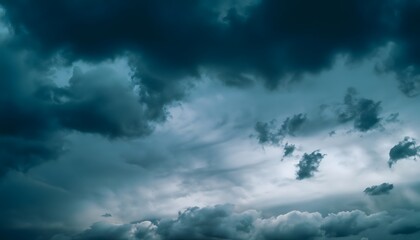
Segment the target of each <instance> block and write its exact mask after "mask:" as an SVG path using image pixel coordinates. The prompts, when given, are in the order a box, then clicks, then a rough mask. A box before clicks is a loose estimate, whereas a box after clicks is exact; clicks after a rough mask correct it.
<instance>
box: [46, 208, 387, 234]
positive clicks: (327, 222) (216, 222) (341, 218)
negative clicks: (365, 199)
mask: <svg viewBox="0 0 420 240" xmlns="http://www.w3.org/2000/svg"><path fill="white" fill-rule="evenodd" d="M388 218H389V217H388V215H387V214H386V213H385V212H380V213H375V214H370V215H368V214H366V213H365V212H362V211H360V210H354V211H346V212H338V213H331V214H328V215H327V216H326V217H323V216H322V215H321V214H320V213H318V212H312V213H310V212H300V211H291V212H288V213H286V214H281V215H278V216H273V217H263V216H262V215H261V213H259V212H257V211H255V210H247V211H243V212H236V211H234V206H233V205H216V206H213V207H204V208H198V207H192V208H188V209H186V210H185V211H182V212H179V214H178V217H176V218H175V219H169V218H167V219H160V220H155V221H149V220H142V221H139V222H133V223H130V224H110V223H105V222H98V223H95V224H93V225H92V226H91V227H90V228H89V229H87V230H85V231H83V232H82V233H79V234H76V235H74V236H72V237H70V236H68V238H66V239H69V240H70V239H71V240H88V239H114V240H137V239H148V240H174V239H186V240H187V239H191V240H192V239H194V240H200V239H203V240H204V239H236V240H245V239H251V240H272V239H284V240H310V239H317V238H318V237H323V236H324V237H347V236H353V235H358V234H359V233H361V232H363V231H365V230H367V229H372V228H375V227H377V226H378V225H379V224H380V223H385V222H387V221H388ZM61 237H65V236H64V235H61ZM56 238H57V239H58V235H57V236H55V238H54V237H53V238H52V239H51V240H55V239H56Z"/></svg>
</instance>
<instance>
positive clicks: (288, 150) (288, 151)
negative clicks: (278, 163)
mask: <svg viewBox="0 0 420 240" xmlns="http://www.w3.org/2000/svg"><path fill="white" fill-rule="evenodd" d="M283 150H284V153H283V157H289V156H291V155H292V154H293V153H294V151H295V150H296V146H295V145H294V144H289V143H286V144H285V145H284V147H283Z"/></svg>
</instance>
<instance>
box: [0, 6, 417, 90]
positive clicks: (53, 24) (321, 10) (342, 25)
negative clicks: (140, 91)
mask: <svg viewBox="0 0 420 240" xmlns="http://www.w3.org/2000/svg"><path fill="white" fill-rule="evenodd" d="M231 2H232V3H231V4H226V3H225V4H222V3H221V2H216V3H214V1H202V2H199V3H197V2H185V3H182V4H173V3H171V2H165V5H166V7H162V5H161V4H157V3H155V2H153V1H141V2H138V1H133V0H130V1H124V2H120V1H116V0H112V1H110V2H107V3H106V4H104V3H98V2H92V3H85V2H78V3H73V2H72V1H60V2H57V3H50V2H46V1H45V2H44V1H42V2H39V1H22V0H19V1H11V0H2V1H1V2H0V3H1V4H2V5H3V6H4V7H5V9H6V13H7V19H8V20H9V21H10V22H11V24H12V26H13V27H14V29H15V31H16V34H17V35H18V36H19V37H20V38H23V39H31V40H33V42H34V44H33V45H34V46H36V47H37V48H38V49H39V51H41V52H42V53H43V54H44V55H50V54H53V53H56V52H64V56H66V58H67V59H69V60H74V59H87V60H92V61H97V60H101V59H105V58H112V57H115V56H116V55H119V54H123V53H124V52H127V51H129V52H134V53H135V54H136V55H138V56H136V57H135V58H136V59H140V60H139V61H140V62H139V61H137V60H136V61H135V65H136V66H137V68H138V70H139V71H138V75H139V76H143V77H142V79H145V80H144V84H145V86H146V88H147V89H148V90H151V89H153V88H154V86H156V83H158V82H159V88H162V87H163V88H164V89H169V88H170V87H169V86H176V85H177V83H179V82H181V80H180V79H182V78H183V77H185V76H194V75H197V73H198V72H199V71H200V69H202V68H205V69H209V70H211V71H212V72H214V73H216V75H217V76H219V77H220V78H226V79H224V81H225V82H227V83H234V84H235V85H238V84H239V85H241V84H242V85H243V84H247V83H249V81H250V80H249V77H247V75H254V76H256V77H257V78H258V79H262V80H263V81H264V83H265V85H266V86H269V87H275V86H277V85H278V84H279V83H280V82H281V81H282V79H285V77H287V76H288V77H290V76H292V77H295V78H296V77H299V76H301V75H302V74H304V73H316V72H319V71H321V70H324V69H326V68H329V67H330V66H331V65H332V63H333V61H334V58H335V57H336V56H337V55H338V54H347V55H349V56H350V59H351V60H359V59H363V58H364V57H369V56H370V55H371V54H372V53H373V52H374V51H375V50H377V48H378V47H381V46H384V45H385V44H386V43H388V42H394V43H395V44H396V45H397V46H398V47H396V48H395V49H394V52H393V54H391V56H390V59H391V60H390V61H388V62H389V63H388V64H386V69H391V70H395V71H397V72H401V73H406V72H407V71H408V72H409V73H408V74H409V76H417V67H418V63H419V56H418V54H417V52H418V51H416V50H417V47H416V46H417V44H416V43H417V41H416V39H417V38H416V37H413V36H417V35H416V33H418V30H417V28H416V27H415V25H413V23H412V22H416V21H415V20H416V16H417V15H416V13H417V12H418V11H419V9H420V4H418V3H417V2H416V1H414V2H413V1H391V0H387V1H379V0H375V1H372V2H370V3H369V4H366V2H365V1H361V0H357V1H351V2H348V3H344V5H343V4H338V3H337V2H335V1H333V0H328V1H325V2H323V3H322V4H320V3H316V4H315V3H313V2H312V1H308V0H299V1H291V0H287V1H281V2H278V1H273V0H264V1H247V2H245V3H243V4H238V3H235V1H231ZM98 6H100V8H98ZM29 9H30V10H29ZM97 9H101V10H100V11H98V13H97V14H90V13H92V12H95V10H97ZM168 9H171V10H168ZM308 9H310V11H309V10H308ZM350 12H351V13H352V14H350ZM396 12H398V14H396ZM181 13H182V14H181ZM368 13H369V14H368ZM372 13H373V14H372ZM51 19H54V21H51ZM180 29H182V30H180ZM407 69H408V70H407ZM410 69H412V70H411V71H410ZM406 74H407V73H406ZM254 78H255V77H254ZM148 79H153V80H152V81H149V80H148ZM405 79H414V78H412V77H411V78H405ZM412 81H413V80H411V81H409V82H408V83H407V81H405V82H404V81H403V84H402V85H403V86H404V87H402V90H403V91H404V92H406V93H407V94H411V92H412V91H414V89H415V88H416V82H417V81H414V82H412Z"/></svg>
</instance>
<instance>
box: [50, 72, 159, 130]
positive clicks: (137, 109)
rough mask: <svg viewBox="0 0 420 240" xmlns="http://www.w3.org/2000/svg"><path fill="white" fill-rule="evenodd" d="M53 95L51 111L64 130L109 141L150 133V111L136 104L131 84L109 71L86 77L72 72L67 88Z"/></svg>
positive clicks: (92, 73) (59, 89)
mask: <svg viewBox="0 0 420 240" xmlns="http://www.w3.org/2000/svg"><path fill="white" fill-rule="evenodd" d="M124 82H125V84H124ZM52 94H53V95H54V94H55V95H56V96H52V98H55V99H59V101H58V102H56V103H55V104H53V106H52V107H53V109H54V112H55V113H56V115H57V118H58V120H59V122H60V123H61V125H62V126H63V127H64V128H67V129H73V130H77V131H80V132H86V133H98V134H101V135H104V136H107V137H110V138H116V137H133V136H142V135H148V134H150V133H151V125H150V124H149V121H150V120H152V119H154V118H153V117H152V116H150V115H149V111H150V109H149V108H148V106H147V105H143V104H142V103H141V102H140V101H139V99H138V97H137V96H136V94H135V93H134V90H133V88H132V87H131V86H130V83H129V82H128V81H127V80H126V79H122V78H121V77H119V76H118V75H117V74H116V73H115V72H113V71H112V70H110V69H106V68H102V69H100V68H99V69H95V70H92V71H89V72H86V73H82V72H81V71H80V70H78V69H75V70H74V73H73V76H72V78H71V79H70V81H69V86H67V87H63V88H58V89H55V92H54V91H53V92H52ZM60 99H62V100H61V101H60Z"/></svg>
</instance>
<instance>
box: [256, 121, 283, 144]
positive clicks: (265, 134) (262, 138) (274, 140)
mask: <svg viewBox="0 0 420 240" xmlns="http://www.w3.org/2000/svg"><path fill="white" fill-rule="evenodd" d="M254 129H255V131H256V132H257V136H256V137H257V139H258V142H259V143H260V144H274V145H277V144H279V142H280V141H282V140H283V136H282V133H281V132H280V131H279V130H277V129H276V124H275V121H274V120H273V121H271V122H269V123H265V122H257V123H256V124H255V127H254Z"/></svg>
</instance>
